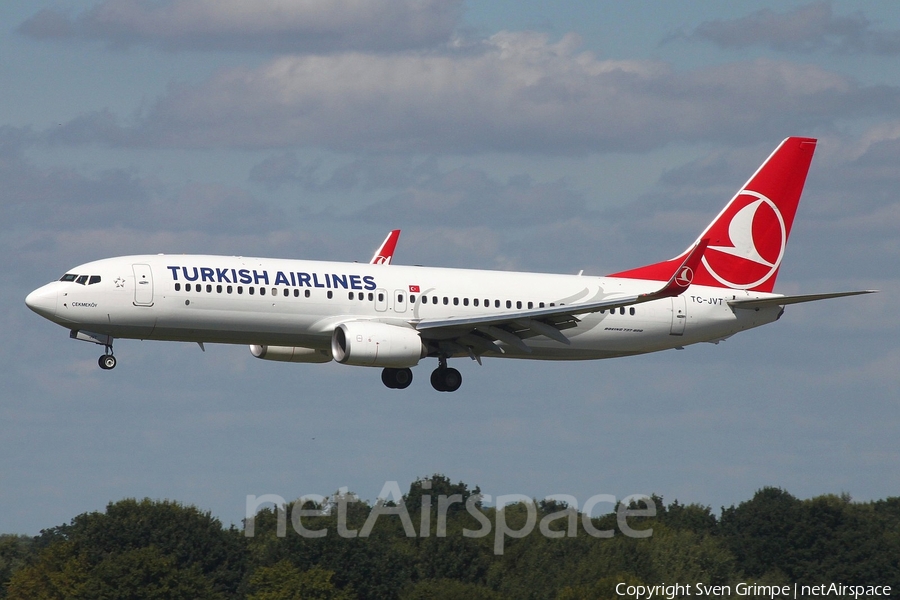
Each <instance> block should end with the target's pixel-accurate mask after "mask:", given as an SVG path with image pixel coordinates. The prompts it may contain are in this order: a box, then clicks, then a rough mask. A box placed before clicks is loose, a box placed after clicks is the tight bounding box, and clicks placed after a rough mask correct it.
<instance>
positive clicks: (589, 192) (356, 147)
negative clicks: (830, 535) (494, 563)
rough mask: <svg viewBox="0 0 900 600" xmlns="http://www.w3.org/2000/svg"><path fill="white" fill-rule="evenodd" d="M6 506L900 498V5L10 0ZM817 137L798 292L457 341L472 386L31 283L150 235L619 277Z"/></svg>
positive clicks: (4, 225)
mask: <svg viewBox="0 0 900 600" xmlns="http://www.w3.org/2000/svg"><path fill="white" fill-rule="evenodd" d="M0 24H2V28H3V29H2V35H0V89H2V93H0V251H2V255H3V256H4V257H5V260H3V261H0V277H2V280H3V281H4V285H3V286H0V319H2V327H3V330H4V332H5V336H4V338H5V343H4V344H2V346H0V377H2V382H3V386H2V389H0V532H4V533H23V534H31V535H33V534H36V533H38V532H39V531H40V530H41V529H43V528H48V527H53V526H56V525H60V524H63V523H66V522H68V521H69V520H70V519H71V518H73V517H74V516H76V515H77V514H80V513H82V512H86V511H95V510H102V509H103V508H104V507H105V506H106V504H107V503H108V502H111V501H116V500H119V499H122V498H127V497H137V498H143V497H149V498H154V499H164V498H166V499H173V500H178V501H180V502H183V503H188V504H195V505H197V506H198V507H200V508H201V509H203V510H208V511H211V512H212V513H213V514H214V515H215V516H217V517H219V518H220V519H221V520H222V521H223V522H224V523H225V524H230V523H239V522H240V520H241V519H242V518H243V517H244V511H245V506H246V498H247V496H248V495H255V496H261V495H263V494H276V495H279V496H281V497H283V498H285V499H287V500H291V499H293V498H297V497H299V496H301V495H304V494H321V495H328V494H331V493H333V492H335V491H336V490H338V489H339V488H341V487H347V488H349V489H350V490H351V491H354V492H356V493H357V494H358V495H359V496H361V497H362V498H364V499H368V500H374V499H375V498H376V496H377V495H378V493H379V492H380V491H381V490H382V488H383V487H384V485H385V482H388V481H397V482H399V485H400V488H401V489H404V490H405V489H407V488H408V485H409V483H410V482H411V481H414V480H416V479H418V478H421V477H425V476H428V475H430V474H433V473H442V474H444V475H446V476H448V477H449V478H450V479H452V480H453V481H463V482H465V483H467V484H469V485H470V486H476V485H477V486H480V488H481V490H482V491H483V492H484V493H486V494H490V495H492V496H494V497H496V496H499V495H505V494H523V495H526V496H529V497H534V498H539V499H540V498H543V497H545V496H548V495H552V494H567V495H570V496H574V497H575V498H576V499H578V501H579V502H580V504H582V505H583V504H584V503H585V502H586V501H587V500H588V499H589V498H590V497H591V496H593V495H595V494H612V495H614V496H616V497H618V498H624V497H626V496H628V495H631V494H652V493H655V494H659V495H662V496H663V498H664V499H665V500H666V501H667V502H670V501H673V500H675V499H677V500H679V501H680V502H682V503H692V502H695V503H700V504H703V505H707V506H710V507H712V508H713V510H714V511H716V512H718V510H719V509H720V508H721V507H722V506H726V507H727V506H731V505H733V504H737V503H740V502H742V501H744V500H747V499H749V498H751V497H752V495H753V494H754V492H755V491H756V490H758V489H760V488H762V487H765V486H777V487H781V488H784V489H786V490H787V491H789V492H791V493H792V494H794V495H795V496H798V497H801V498H809V497H813V496H816V495H820V494H825V493H835V494H839V493H849V494H850V495H851V496H852V497H853V498H854V499H856V500H872V499H878V498H885V497H888V496H897V495H898V493H900V469H898V468H897V465H898V464H900V445H898V443H897V440H898V439H900V407H898V392H897V390H898V389H900V347H898V342H897V340H898V339H900V317H898V313H897V311H889V310H888V307H889V306H890V298H892V297H894V296H896V294H897V293H898V292H900V277H898V267H897V265H898V264H900V198H898V192H897V189H898V187H900V186H898V183H900V168H898V165H900V70H898V69H897V68H896V64H897V60H898V57H900V13H898V11H897V10H896V5H895V4H894V3H893V2H888V1H882V2H840V1H835V2H811V3H808V2H781V1H779V2H741V1H739V2H729V3H712V2H689V1H684V2H667V3H658V2H648V1H636V2H628V3H620V2H608V1H590V2H582V1H578V2H576V1H567V2H559V3H552V4H548V3H544V2H537V1H524V2H523V1H521V0H516V1H511V0H504V1H497V2H491V3H475V2H464V1H462V0H446V1H442V0H394V1H390V2H389V1H385V0H329V1H327V2H324V1H322V2H320V1H317V0H309V1H303V2H301V1H290V0H258V1H257V2H253V3H246V2H242V1H239V0H216V1H213V0H160V1H152V2H151V1H148V0H66V1H62V0H59V1H53V0H39V1H35V0H29V1H28V2H25V1H21V0H10V1H7V2H3V3H2V4H0ZM791 135H797V136H811V137H816V138H818V139H819V144H818V148H817V151H816V155H815V158H814V160H813V164H812V168H811V170H810V173H809V178H808V180H807V185H806V189H805V192H804V196H803V199H802V202H801V205H800V209H799V211H798V215H797V219H796V221H795V224H794V227H793V231H792V235H791V240H790V244H789V245H788V248H787V253H786V256H785V259H784V262H783V264H782V267H781V271H780V277H779V280H778V283H777V284H776V291H778V292H781V293H815V292H827V291H838V290H850V289H878V290H881V292H880V293H879V294H874V295H870V296H864V297H854V298H846V299H839V300H830V301H825V302H818V303H813V304H807V305H799V306H791V307H788V310H787V311H786V313H785V315H784V317H782V319H781V320H780V321H779V322H777V323H775V324H772V325H769V326H767V327H763V328H760V329H756V330H752V331H749V332H745V333H742V334H741V335H738V336H735V337H733V338H731V339H729V340H726V341H725V342H723V343H721V344H718V345H712V344H700V345H696V346H690V347H687V348H686V349H684V350H682V351H674V350H673V351H667V352H662V353H657V354H651V355H646V356H639V357H630V358H621V359H612V360H604V361H589V362H579V363H542V362H529V361H522V362H520V361H503V360H485V361H484V365H483V366H478V365H477V364H476V363H474V362H472V361H469V360H462V359H459V360H456V361H454V363H453V366H455V367H457V368H458V369H460V371H461V372H462V375H463V379H464V382H463V386H462V388H461V389H460V390H459V391H458V392H456V393H454V394H441V393H437V392H435V391H434V390H432V389H431V387H430V386H429V385H428V375H429V374H430V372H431V370H432V369H433V368H434V366H436V365H432V364H431V363H432V362H434V361H433V360H431V359H428V360H425V361H423V363H422V364H420V365H419V366H418V367H416V368H415V369H414V376H415V381H414V382H413V384H412V386H411V387H410V388H408V389H407V390H404V391H397V390H388V389H387V388H385V387H384V386H383V385H382V384H381V381H380V373H379V371H378V370H377V369H367V368H356V367H347V366H344V365H339V364H336V363H331V364H327V365H292V364H279V363H270V362H267V361H262V360H259V359H256V358H254V357H253V356H252V355H251V354H250V352H249V350H248V348H246V347H243V346H225V345H207V346H206V351H205V352H202V351H201V350H200V348H198V346H197V345H196V344H187V343H162V342H149V341H148V342H141V341H134V340H120V341H119V342H117V343H116V357H117V358H118V366H117V367H116V369H115V370H113V371H108V372H107V371H101V370H100V369H99V368H97V356H98V355H99V353H100V352H99V351H98V350H99V347H98V346H95V345H92V344H87V343H83V342H79V341H75V340H70V339H69V338H68V331H66V330H65V329H63V328H60V327H59V326H57V325H55V324H53V323H50V322H49V321H45V320H43V319H42V318H40V317H39V316H38V315H36V314H33V313H32V312H31V311H29V310H28V309H27V307H26V306H25V304H24V298H25V296H26V295H27V293H28V292H29V291H31V290H32V289H35V288H37V287H39V286H40V285H43V284H44V283H47V282H49V281H52V280H55V279H58V278H59V277H60V276H61V275H62V274H63V273H65V272H66V271H67V270H68V269H70V268H72V267H74V266H76V265H78V264H80V263H83V262H87V261H90V260H95V259H100V258H105V257H111V256H118V255H127V254H142V253H148V254H155V253H167V254H176V253H206V254H225V255H244V256H254V255H256V256H267V257H284V258H306V259H322V260H342V261H355V260H358V261H364V260H368V258H369V257H370V256H371V255H372V252H373V251H374V249H375V248H376V247H377V246H378V244H379V243H380V242H381V241H382V239H383V238H384V236H385V234H386V233H387V231H388V230H390V229H393V228H399V229H401V230H402V234H401V238H400V243H399V246H398V249H397V252H396V254H395V258H394V262H395V263H401V264H423V265H433V266H448V267H464V268H490V269H502V270H529V271H542V272H558V273H577V272H578V271H580V270H582V269H584V271H585V273H586V274H589V275H604V274H607V273H612V272H616V271H621V270H624V269H628V268H633V267H637V266H640V265H642V264H647V263H651V262H656V261H659V260H663V259H667V258H670V257H672V256H675V255H677V254H679V253H680V252H681V251H682V250H683V249H684V248H686V247H687V246H688V245H689V244H690V243H691V242H693V240H694V239H695V238H696V236H697V235H698V234H699V232H700V231H701V230H702V228H703V227H704V226H705V225H706V224H707V223H708V222H709V221H710V220H711V219H712V217H714V216H715V215H716V214H717V213H718V211H719V210H720V209H721V207H722V206H724V203H725V202H726V201H727V200H728V199H729V198H730V197H731V196H732V195H733V194H734V192H735V191H737V189H738V188H739V187H740V186H741V185H742V184H743V183H744V182H745V181H746V180H747V179H748V177H749V176H750V175H751V174H752V173H753V172H754V171H755V170H756V168H757V167H758V166H759V164H760V163H761V162H762V161H763V160H764V159H765V158H766V157H767V156H768V155H769V153H770V152H771V151H772V150H773V149H774V148H775V147H776V146H777V145H778V143H779V142H781V140H782V139H784V138H785V137H788V136H791Z"/></svg>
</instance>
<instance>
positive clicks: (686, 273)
mask: <svg viewBox="0 0 900 600" xmlns="http://www.w3.org/2000/svg"><path fill="white" fill-rule="evenodd" d="M693 280H694V270H693V269H692V268H690V267H684V268H683V269H681V272H680V273H678V275H676V276H675V283H676V284H677V285H678V286H679V287H683V288H686V287H687V286H689V285H691V282H692V281H693Z"/></svg>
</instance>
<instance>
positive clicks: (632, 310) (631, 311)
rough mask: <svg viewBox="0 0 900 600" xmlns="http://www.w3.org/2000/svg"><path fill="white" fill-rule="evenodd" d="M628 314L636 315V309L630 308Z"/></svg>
mask: <svg viewBox="0 0 900 600" xmlns="http://www.w3.org/2000/svg"><path fill="white" fill-rule="evenodd" d="M628 312H629V313H630V314H631V315H634V307H633V306H632V307H631V308H629V309H628Z"/></svg>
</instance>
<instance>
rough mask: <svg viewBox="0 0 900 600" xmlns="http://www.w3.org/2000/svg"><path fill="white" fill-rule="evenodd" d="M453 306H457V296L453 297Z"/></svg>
mask: <svg viewBox="0 0 900 600" xmlns="http://www.w3.org/2000/svg"><path fill="white" fill-rule="evenodd" d="M453 306H459V298H454V299H453Z"/></svg>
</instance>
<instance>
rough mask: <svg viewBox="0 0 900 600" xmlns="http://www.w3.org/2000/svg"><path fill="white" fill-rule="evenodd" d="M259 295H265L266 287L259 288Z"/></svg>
mask: <svg viewBox="0 0 900 600" xmlns="http://www.w3.org/2000/svg"><path fill="white" fill-rule="evenodd" d="M259 295H260V296H265V295H266V288H264V287H261V288H259Z"/></svg>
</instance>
